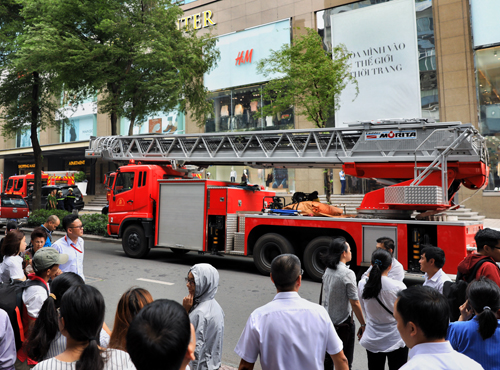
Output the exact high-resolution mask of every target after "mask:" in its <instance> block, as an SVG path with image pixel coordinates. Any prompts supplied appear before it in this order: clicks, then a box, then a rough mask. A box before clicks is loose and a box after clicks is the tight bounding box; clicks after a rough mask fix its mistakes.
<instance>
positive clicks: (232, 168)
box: [229, 167, 237, 182]
mask: <svg viewBox="0 0 500 370" xmlns="http://www.w3.org/2000/svg"><path fill="white" fill-rule="evenodd" d="M236 175H237V173H236V171H235V170H234V167H231V173H230V175H229V177H230V181H231V182H236Z"/></svg>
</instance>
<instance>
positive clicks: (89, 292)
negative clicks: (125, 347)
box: [34, 285, 133, 370]
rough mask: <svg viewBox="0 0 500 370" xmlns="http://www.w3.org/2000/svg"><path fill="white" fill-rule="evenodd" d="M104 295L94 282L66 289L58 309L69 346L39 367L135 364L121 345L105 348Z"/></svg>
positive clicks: (87, 369)
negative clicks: (101, 344)
mask: <svg viewBox="0 0 500 370" xmlns="http://www.w3.org/2000/svg"><path fill="white" fill-rule="evenodd" d="M104 311H105V306H104V297H103V296H102V294H101V293H100V292H99V291H98V290H97V289H96V288H94V287H93V286H91V285H78V286H73V287H71V288H69V289H68V291H67V292H66V293H64V295H63V297H62V302H61V307H60V308H59V310H58V315H59V318H58V321H59V328H60V331H61V333H62V334H63V335H64V336H65V337H66V339H67V344H66V350H65V351H64V352H63V353H61V354H59V355H57V356H56V357H54V358H51V359H48V360H45V361H42V362H40V363H38V365H36V366H35V367H34V369H36V370H49V369H50V370H63V369H64V370H66V369H68V370H69V369H71V370H115V369H116V370H121V369H128V368H130V367H132V368H133V364H132V361H131V360H130V356H129V355H128V354H127V353H126V352H123V351H120V350H117V349H107V350H101V349H100V348H99V345H98V343H99V342H98V340H99V333H100V331H101V330H102V326H103V323H104Z"/></svg>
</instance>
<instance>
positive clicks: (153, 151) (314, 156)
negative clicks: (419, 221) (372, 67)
mask: <svg viewBox="0 0 500 370" xmlns="http://www.w3.org/2000/svg"><path fill="white" fill-rule="evenodd" d="M435 131H436V132H437V133H436V134H433V132H435ZM458 137H463V138H464V139H463V140H461V141H460V142H459V143H456V140H457V138H458ZM443 148H448V150H447V152H446V153H447V154H446V158H447V160H448V161H466V162H475V161H484V148H485V146H484V139H483V137H482V136H481V135H480V134H479V133H478V131H477V130H475V129H474V127H472V126H471V125H470V124H460V122H449V123H436V122H433V121H429V120H423V119H422V120H398V121H395V120H392V121H376V122H374V121H370V122H355V123H352V124H349V126H348V127H346V128H324V129H310V130H289V131H252V132H231V133H209V134H185V135H162V134H159V135H158V134H156V135H136V136H108V137H92V138H91V140H90V144H89V149H88V150H86V152H85V156H86V158H103V159H106V160H110V161H129V160H131V159H134V160H138V161H143V162H156V163H158V162H159V163H170V164H173V165H174V166H175V165H177V164H178V165H184V164H190V165H197V166H200V167H206V166H208V165H238V164H241V165H247V166H251V167H255V168H272V167H282V168H302V167H303V168H331V167H338V166H341V165H342V164H343V163H345V162H356V163H377V162H379V163H389V162H413V161H414V160H416V161H417V162H433V161H434V160H435V159H436V158H437V157H439V156H440V155H441V153H442V152H443V150H444V149H443Z"/></svg>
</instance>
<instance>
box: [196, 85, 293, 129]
mask: <svg viewBox="0 0 500 370" xmlns="http://www.w3.org/2000/svg"><path fill="white" fill-rule="evenodd" d="M210 99H211V100H212V101H213V107H214V112H213V114H211V115H210V116H209V117H208V119H207V121H206V125H205V130H206V132H227V131H252V130H259V131H261V130H289V129H293V128H294V114H293V108H290V109H288V110H286V111H283V112H280V113H279V114H277V115H275V116H268V117H265V118H259V117H258V116H257V110H258V109H259V108H261V107H263V106H265V105H268V104H270V102H268V101H265V100H263V98H262V85H255V86H248V87H243V88H235V89H231V90H223V91H217V92H213V93H211V94H210Z"/></svg>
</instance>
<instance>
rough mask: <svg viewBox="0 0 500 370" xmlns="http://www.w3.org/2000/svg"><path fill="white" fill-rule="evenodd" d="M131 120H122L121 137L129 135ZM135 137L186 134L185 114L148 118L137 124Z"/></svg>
mask: <svg viewBox="0 0 500 370" xmlns="http://www.w3.org/2000/svg"><path fill="white" fill-rule="evenodd" d="M129 126H130V120H128V119H127V118H122V119H121V120H120V135H128V133H129ZM132 130H133V135H138V134H153V133H162V134H184V133H185V118H184V113H181V112H179V111H176V110H175V111H172V112H169V113H160V112H159V113H156V114H155V115H152V116H150V117H148V118H147V119H146V120H145V121H143V122H136V123H135V125H134V127H133V128H132Z"/></svg>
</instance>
